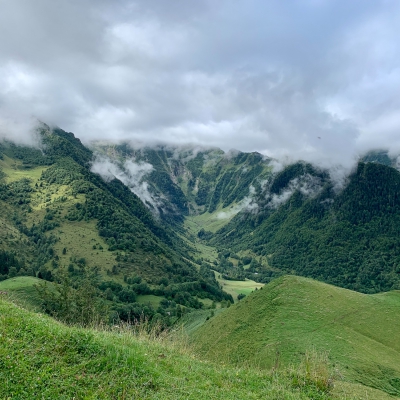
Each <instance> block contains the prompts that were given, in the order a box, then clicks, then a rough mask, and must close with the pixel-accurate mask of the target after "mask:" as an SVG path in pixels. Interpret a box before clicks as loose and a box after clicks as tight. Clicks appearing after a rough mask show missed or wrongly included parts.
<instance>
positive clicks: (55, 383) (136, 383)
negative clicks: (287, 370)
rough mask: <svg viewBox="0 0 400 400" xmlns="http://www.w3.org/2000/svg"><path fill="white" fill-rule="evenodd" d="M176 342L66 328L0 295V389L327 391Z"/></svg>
mask: <svg viewBox="0 0 400 400" xmlns="http://www.w3.org/2000/svg"><path fill="white" fill-rule="evenodd" d="M177 347H178V346H176V347H174V346H173V345H171V344H170V345H166V344H163V343H161V340H160V339H159V340H158V341H157V340H154V339H153V340H150V339H148V337H143V336H140V335H139V336H135V335H132V334H129V332H124V331H118V330H117V331H116V332H114V333H111V332H99V331H93V330H84V329H78V328H68V327H66V326H64V325H62V324H59V323H57V322H55V321H54V320H52V319H50V318H48V317H45V316H42V315H38V314H33V313H29V312H27V311H24V310H22V309H19V308H17V307H15V306H14V305H12V304H11V303H8V302H7V301H5V300H3V299H1V298H0V381H1V382H2V384H1V385H0V397H1V398H9V399H13V398H15V399H31V398H34V397H38V396H39V397H40V398H42V399H54V398H57V399H70V398H85V399H125V398H126V399H128V398H129V399H131V398H140V399H205V398H209V399H256V398H271V399H273V398H275V399H278V398H279V399H307V398H314V399H328V398H333V395H331V394H329V393H327V392H324V391H323V390H319V389H318V388H317V387H316V385H314V386H313V385H312V383H311V382H308V383H307V384H295V383H294V382H295V381H294V380H293V379H292V378H291V376H290V375H289V374H286V375H285V374H282V375H277V374H275V375H269V374H267V373H263V372H259V371H256V370H253V369H248V368H240V369H239V368H231V367H221V366H220V365H216V364H213V363H209V362H202V361H200V360H198V359H197V358H195V357H194V356H191V355H190V353H186V354H185V353H184V352H183V351H179V350H178V349H177ZM180 347H181V349H182V343H180Z"/></svg>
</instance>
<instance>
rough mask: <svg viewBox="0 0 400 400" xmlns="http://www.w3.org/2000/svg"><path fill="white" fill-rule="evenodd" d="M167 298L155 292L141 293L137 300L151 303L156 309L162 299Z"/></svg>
mask: <svg viewBox="0 0 400 400" xmlns="http://www.w3.org/2000/svg"><path fill="white" fill-rule="evenodd" d="M163 299H165V297H164V296H154V295H153V294H141V295H139V296H137V297H136V301H137V302H138V303H142V304H149V303H150V304H151V306H152V307H153V308H155V309H157V308H158V306H159V305H160V302H161V300H163Z"/></svg>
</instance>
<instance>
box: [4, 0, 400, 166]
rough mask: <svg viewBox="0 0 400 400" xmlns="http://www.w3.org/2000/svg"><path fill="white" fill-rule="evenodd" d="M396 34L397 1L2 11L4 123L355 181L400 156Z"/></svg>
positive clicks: (107, 3)
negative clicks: (235, 155)
mask: <svg viewBox="0 0 400 400" xmlns="http://www.w3.org/2000/svg"><path fill="white" fill-rule="evenodd" d="M399 24H400V5H399V3H398V2H397V1H394V0H378V1H375V0H363V1H361V0H355V1H352V2H348V1H344V0H341V1H333V0H309V1H305V2H282V1H278V0H273V1H269V2H265V1H262V0H250V1H237V2H233V3H232V2H230V1H227V0H221V1H219V2H212V1H210V0H199V1H196V2H188V1H184V0H176V1H174V3H173V4H170V3H166V2H165V1H161V0H146V1H144V0H117V1H111V0H99V1H96V2H94V1H92V0H80V1H78V0H71V1H68V2H62V3H55V2H54V1H50V0H37V1H35V2H32V1H30V0H4V1H3V2H2V10H1V14H0V121H2V122H1V124H2V126H3V131H8V132H11V131H12V132H13V133H12V134H10V133H7V135H8V136H10V135H13V136H18V138H19V137H21V138H26V137H28V136H29V135H28V134H27V132H28V131H29V129H30V128H29V125H30V123H29V122H27V121H29V120H30V118H31V117H35V118H38V119H39V120H42V121H44V122H47V123H49V124H56V125H58V126H60V127H62V128H63V129H66V130H68V131H72V132H74V133H75V134H76V135H77V136H78V137H80V138H81V139H82V140H83V141H84V142H88V141H90V140H96V139H108V140H110V139H111V140H121V139H124V140H131V141H136V142H142V143H150V144H151V143H170V144H172V145H176V144H178V145H182V144H187V143H194V144H195V145H197V146H217V147H221V148H223V149H224V150H229V149H231V148H236V149H238V150H241V151H259V152H262V153H263V154H266V155H270V156H274V157H278V158H280V159H281V158H286V159H287V160H291V161H295V160H299V159H303V160H305V161H310V162H313V163H316V164H318V165H320V166H321V167H329V168H332V166H337V165H339V164H340V165H342V166H343V168H344V170H346V171H349V170H350V169H351V167H352V165H353V164H354V162H355V160H356V159H357V155H358V154H359V153H360V152H362V151H366V150H369V149H371V148H373V147H379V148H387V149H390V150H391V151H392V152H394V153H396V152H398V151H400V142H399V139H398V137H399V135H398V132H399V131H400V119H399V118H398V110H399V108H400V95H399V93H398V90H397V88H398V86H399V84H400V69H399V67H398V65H399V64H400V44H399V42H398V26H399ZM5 121H8V122H7V123H6V122H5ZM10 121H16V122H10ZM16 126H19V128H18V129H16V128H15V127H16ZM3 135H4V134H3ZM22 140H24V139H22ZM335 168H336V167H335Z"/></svg>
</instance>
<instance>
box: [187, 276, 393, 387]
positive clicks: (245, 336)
mask: <svg viewBox="0 0 400 400" xmlns="http://www.w3.org/2000/svg"><path fill="white" fill-rule="evenodd" d="M399 316H400V292H390V293H383V294H377V295H366V294H361V293H357V292H352V291H350V290H346V289H342V288H338V287H334V286H331V285H327V284H324V283H321V282H317V281H314V280H311V279H307V278H301V277H296V276H285V277H282V278H279V279H277V280H275V281H273V282H271V283H270V284H268V285H266V286H265V287H264V288H263V289H262V290H258V291H256V292H255V293H253V294H251V295H249V296H248V297H246V298H245V299H243V300H241V301H240V302H239V303H238V304H236V305H234V306H232V307H230V308H229V309H227V310H226V311H225V312H223V313H221V314H219V315H217V316H215V317H214V318H212V319H210V320H208V321H207V322H206V323H205V324H204V325H203V326H202V327H200V328H199V329H197V330H196V331H195V332H194V333H193V335H192V339H193V342H194V344H195V345H196V347H197V349H198V351H199V352H200V354H202V355H203V356H205V357H207V358H209V359H213V360H224V361H225V362H232V363H234V364H237V365H243V364H245V365H247V364H250V365H254V366H260V367H262V368H267V369H270V368H276V367H278V366H285V365H288V364H290V363H292V362H295V361H296V360H298V359H300V358H301V357H302V356H303V355H304V354H305V353H306V352H307V351H309V350H311V349H314V350H316V351H317V352H326V353H327V354H328V356H329V360H330V363H331V365H332V367H333V368H337V370H338V373H339V374H340V375H342V376H343V377H344V379H345V380H349V381H353V382H361V383H363V384H365V385H368V386H371V387H375V388H379V389H381V390H384V391H386V392H387V393H390V394H393V395H400V337H399V335H398V333H399V332H400V318H399Z"/></svg>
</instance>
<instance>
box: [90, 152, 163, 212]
mask: <svg viewBox="0 0 400 400" xmlns="http://www.w3.org/2000/svg"><path fill="white" fill-rule="evenodd" d="M91 171H92V172H94V173H95V174H99V175H100V176H101V177H102V178H103V179H104V180H105V181H106V182H109V181H111V180H113V179H118V180H120V181H121V182H122V183H123V184H124V185H125V186H127V187H128V188H129V189H130V190H131V191H132V192H133V193H135V194H136V196H138V197H139V198H140V200H142V202H143V203H144V204H145V205H147V207H149V208H150V209H151V210H152V211H153V212H154V213H156V214H158V206H159V205H160V203H159V201H158V200H157V198H156V197H155V196H153V195H152V194H151V193H150V191H149V185H148V183H147V182H146V180H145V177H146V175H148V174H149V173H151V171H153V166H152V165H151V164H148V163H135V162H134V161H132V160H127V161H125V162H124V164H123V165H122V166H119V165H117V164H116V163H114V162H112V161H111V160H110V159H108V158H104V157H97V158H96V159H95V161H94V162H93V164H92V167H91Z"/></svg>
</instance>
